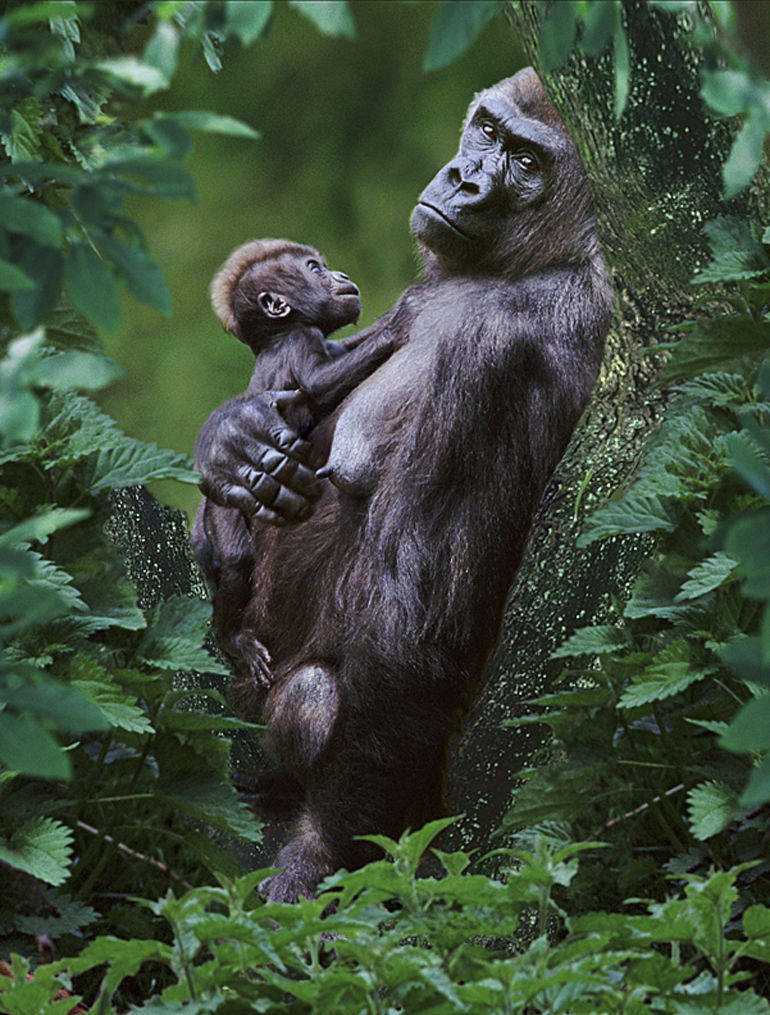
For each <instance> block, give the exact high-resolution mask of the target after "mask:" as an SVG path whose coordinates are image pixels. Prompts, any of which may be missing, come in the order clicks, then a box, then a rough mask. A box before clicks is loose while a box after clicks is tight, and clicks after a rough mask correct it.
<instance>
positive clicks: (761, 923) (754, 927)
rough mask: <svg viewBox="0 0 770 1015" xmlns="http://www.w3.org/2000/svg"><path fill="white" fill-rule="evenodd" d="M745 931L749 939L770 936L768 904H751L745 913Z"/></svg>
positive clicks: (769, 910)
mask: <svg viewBox="0 0 770 1015" xmlns="http://www.w3.org/2000/svg"><path fill="white" fill-rule="evenodd" d="M743 933H744V934H745V935H746V937H747V938H749V940H751V939H752V938H757V937H759V938H770V909H768V908H767V906H760V905H754V906H749V908H748V909H747V910H746V911H745V912H744V914H743Z"/></svg>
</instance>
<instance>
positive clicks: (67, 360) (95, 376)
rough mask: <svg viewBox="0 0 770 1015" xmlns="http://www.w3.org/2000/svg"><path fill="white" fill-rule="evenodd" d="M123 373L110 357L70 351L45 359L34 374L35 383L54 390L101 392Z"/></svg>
mask: <svg viewBox="0 0 770 1015" xmlns="http://www.w3.org/2000/svg"><path fill="white" fill-rule="evenodd" d="M122 376H123V370H122V369H121V367H119V366H118V364H117V363H115V362H114V361H113V360H111V359H109V358H108V357H107V356H102V355H97V354H96V353H92V352H80V351H79V350H76V349H68V350H66V351H64V352H56V353H53V354H52V355H50V356H46V358H45V359H42V360H41V361H40V362H39V363H38V364H37V366H36V367H35V368H34V370H33V371H32V374H31V379H32V383H33V384H35V385H36V386H38V387H41V388H50V389H52V390H54V391H63V390H71V389H73V388H80V389H85V390H88V391H97V390H99V389H100V388H106V387H107V385H108V384H112V382H113V381H116V380H117V379H118V378H119V377H122Z"/></svg>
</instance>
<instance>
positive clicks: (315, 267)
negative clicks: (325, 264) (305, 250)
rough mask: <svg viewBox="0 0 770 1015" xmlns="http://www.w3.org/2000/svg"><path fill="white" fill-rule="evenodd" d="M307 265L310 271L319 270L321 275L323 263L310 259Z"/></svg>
mask: <svg viewBox="0 0 770 1015" xmlns="http://www.w3.org/2000/svg"><path fill="white" fill-rule="evenodd" d="M307 267H308V271H315V272H317V273H318V274H319V275H320V273H321V265H320V264H319V263H318V261H308V262H307Z"/></svg>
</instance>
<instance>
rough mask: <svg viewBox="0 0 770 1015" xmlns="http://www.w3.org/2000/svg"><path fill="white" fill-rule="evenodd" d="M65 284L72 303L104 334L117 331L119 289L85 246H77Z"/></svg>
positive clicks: (66, 269)
mask: <svg viewBox="0 0 770 1015" xmlns="http://www.w3.org/2000/svg"><path fill="white" fill-rule="evenodd" d="M64 283H65V285H66V286H67V291H68V292H69V294H70V296H71V297H72V302H73V303H74V304H75V306H76V307H77V308H78V310H80V311H82V313H84V314H85V315H86V317H90V319H91V320H92V321H93V322H94V323H95V324H97V325H98V326H99V327H100V328H103V329H104V330H105V331H114V330H115V328H116V327H117V326H118V322H119V320H120V301H119V300H118V289H117V286H116V285H115V279H114V278H113V275H112V272H111V271H110V269H109V268H108V267H107V265H106V264H105V263H104V261H103V260H102V259H101V258H100V257H99V255H98V254H97V253H96V252H95V251H94V250H92V249H91V247H89V246H86V244H85V243H75V244H73V245H72V246H71V247H70V249H69V256H68V257H67V259H66V261H65V262H64Z"/></svg>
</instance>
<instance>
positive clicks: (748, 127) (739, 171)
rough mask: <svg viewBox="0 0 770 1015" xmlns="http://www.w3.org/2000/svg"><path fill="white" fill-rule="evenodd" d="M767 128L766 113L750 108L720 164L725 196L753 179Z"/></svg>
mask: <svg viewBox="0 0 770 1015" xmlns="http://www.w3.org/2000/svg"><path fill="white" fill-rule="evenodd" d="M767 128H768V119H767V115H766V114H764V115H762V112H761V111H757V110H756V108H752V109H751V111H750V112H749V115H748V118H747V120H746V122H745V123H744V125H743V126H742V127H741V129H740V131H739V132H738V136H737V137H736V139H735V141H734V142H733V146H732V148H731V149H730V154H729V156H728V158H727V162H725V164H724V166H722V177H723V179H724V181H725V197H726V198H731V197H735V195H736V194H738V193H740V191H742V190H743V188H744V187H747V186H748V185H749V184H750V183H751V181H752V180H753V179H754V176H755V174H756V172H757V170H758V169H759V165H760V163H761V161H762V155H763V151H764V144H765V135H766V134H767Z"/></svg>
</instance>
